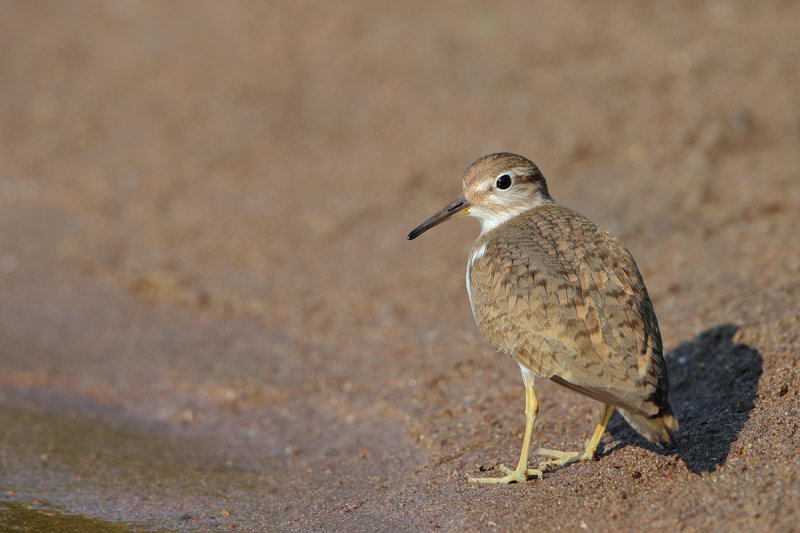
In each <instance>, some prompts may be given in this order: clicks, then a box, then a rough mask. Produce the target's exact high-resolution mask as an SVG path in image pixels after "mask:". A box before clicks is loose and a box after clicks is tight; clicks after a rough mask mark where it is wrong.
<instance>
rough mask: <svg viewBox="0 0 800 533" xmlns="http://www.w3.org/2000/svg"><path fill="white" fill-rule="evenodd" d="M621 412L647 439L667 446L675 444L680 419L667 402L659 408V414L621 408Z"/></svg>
mask: <svg viewBox="0 0 800 533" xmlns="http://www.w3.org/2000/svg"><path fill="white" fill-rule="evenodd" d="M620 413H621V414H622V416H623V417H624V418H625V420H627V421H628V424H630V425H631V427H632V428H633V429H635V430H636V431H638V432H639V433H640V434H642V435H643V436H644V437H645V438H647V440H649V441H651V442H655V443H657V444H660V445H662V446H665V447H667V448H670V447H672V446H674V445H675V434H676V433H678V419H676V418H675V415H673V414H672V408H671V407H670V406H669V404H667V405H666V406H665V407H662V408H661V409H659V411H658V414H656V415H653V416H645V415H643V414H638V413H631V412H629V411H626V410H624V409H620Z"/></svg>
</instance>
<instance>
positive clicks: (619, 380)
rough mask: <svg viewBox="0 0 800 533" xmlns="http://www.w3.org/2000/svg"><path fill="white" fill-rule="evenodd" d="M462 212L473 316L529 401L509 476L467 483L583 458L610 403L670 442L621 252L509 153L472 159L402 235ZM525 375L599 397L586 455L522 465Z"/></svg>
mask: <svg viewBox="0 0 800 533" xmlns="http://www.w3.org/2000/svg"><path fill="white" fill-rule="evenodd" d="M459 215H471V216H475V217H477V218H478V219H479V220H480V222H481V230H482V231H481V235H480V236H479V237H478V239H477V240H476V241H475V244H474V245H473V247H472V251H471V253H470V259H469V262H468V265H467V291H468V294H469V297H470V304H471V305H472V310H473V313H474V315H475V321H476V322H477V324H478V328H479V329H480V331H481V333H482V334H483V336H484V337H486V338H487V339H488V340H489V342H491V343H492V345H493V346H494V347H495V348H497V349H498V350H502V351H503V352H505V353H506V354H508V355H510V356H511V357H512V358H514V360H515V361H517V363H519V365H520V368H521V370H522V374H523V379H524V380H525V385H526V392H527V397H528V400H527V403H526V414H527V424H526V440H525V443H524V444H523V453H522V456H521V458H520V464H519V465H518V467H517V469H516V470H514V471H511V470H510V469H504V471H505V472H507V473H508V475H507V476H506V477H504V478H479V479H472V481H477V482H487V483H489V482H490V483H497V482H500V483H507V482H511V481H521V480H523V479H526V478H527V475H530V474H534V475H539V476H540V477H541V475H542V473H543V472H545V471H547V470H549V469H550V468H552V467H553V466H562V465H565V464H569V463H571V462H576V461H580V460H587V459H591V458H592V457H593V456H594V453H595V450H596V447H597V443H598V442H599V439H600V437H601V436H602V433H603V431H604V430H605V426H606V424H607V423H608V419H609V418H610V416H611V413H612V412H613V407H617V408H619V409H620V411H621V413H622V415H623V416H624V417H625V419H626V420H627V421H628V422H629V423H630V424H631V426H632V427H633V428H634V429H636V430H637V431H638V432H639V433H641V434H642V435H644V436H645V437H646V438H648V439H649V440H651V441H654V442H658V443H660V444H663V445H670V444H672V443H673V442H674V438H675V433H676V432H677V429H678V423H677V421H676V419H675V417H674V416H673V414H672V409H671V408H670V405H669V401H668V398H667V395H668V387H669V385H668V380H667V373H666V367H665V365H664V358H663V355H662V347H661V334H660V332H659V330H658V322H657V320H656V315H655V312H654V311H653V306H652V303H651V302H650V297H649V296H648V294H647V289H646V288H645V285H644V281H643V280H642V276H641V274H640V273H639V269H638V268H637V266H636V263H635V261H634V259H633V257H632V256H631V254H630V253H629V252H628V250H626V249H625V247H624V246H623V245H622V244H621V243H620V242H619V241H618V240H617V239H616V238H615V237H613V236H612V235H610V234H609V233H608V232H606V231H604V230H602V229H600V228H598V227H597V226H596V225H594V224H593V223H592V222H591V221H589V220H588V219H587V218H586V217H584V216H582V215H580V214H578V213H576V212H574V211H572V210H570V209H567V208H565V207H562V206H560V205H558V204H556V203H555V202H554V201H553V199H552V198H551V197H550V195H549V193H548V190H547V185H546V183H545V180H544V177H543V176H542V174H541V172H539V169H538V168H537V167H536V165H534V164H533V163H532V162H531V161H529V160H528V159H526V158H524V157H522V156H518V155H515V154H506V153H501V154H492V155H489V156H486V157H483V158H481V159H479V160H477V161H476V162H475V163H473V164H472V165H471V166H470V167H469V168H468V169H467V172H466V174H465V176H464V192H463V194H462V195H461V196H459V197H458V198H456V200H454V201H453V202H451V203H450V204H448V205H447V206H445V207H444V208H443V209H442V210H440V211H439V212H438V213H436V214H435V215H434V216H432V217H431V218H429V219H428V220H426V221H425V222H423V223H422V224H421V225H420V226H419V227H417V228H416V229H415V230H414V231H412V232H411V233H410V234H409V239H412V238H415V237H416V236H418V235H419V234H420V233H422V232H424V231H426V230H427V229H429V228H431V227H433V226H435V225H437V224H439V223H440V222H442V221H444V220H446V219H447V218H450V217H453V216H459ZM533 376H540V377H546V378H549V379H551V380H553V381H554V382H556V383H558V384H559V385H563V386H565V387H567V388H570V389H572V390H575V391H577V392H580V393H582V394H585V395H587V396H589V397H591V398H594V399H596V400H598V401H601V402H604V403H605V404H606V410H605V411H604V415H603V419H602V420H601V423H600V426H598V429H597V430H596V431H595V435H594V437H593V438H592V440H591V441H590V443H589V444H588V445H587V448H586V450H585V451H584V452H583V453H579V452H575V453H566V452H554V451H552V450H542V452H544V453H543V454H544V455H550V456H553V457H557V458H558V459H557V460H555V461H548V462H545V463H541V464H540V465H539V468H538V469H533V470H530V469H527V454H528V452H527V447H528V445H529V441H530V432H531V430H532V427H533V424H534V423H535V419H536V412H537V411H538V403H537V402H536V398H535V394H534V392H533ZM612 406H613V407H612Z"/></svg>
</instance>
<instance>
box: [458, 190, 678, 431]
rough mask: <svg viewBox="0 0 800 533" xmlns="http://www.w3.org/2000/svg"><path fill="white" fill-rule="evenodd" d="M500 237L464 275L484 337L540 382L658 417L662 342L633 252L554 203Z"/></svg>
mask: <svg viewBox="0 0 800 533" xmlns="http://www.w3.org/2000/svg"><path fill="white" fill-rule="evenodd" d="M500 229H501V228H496V229H494V230H492V231H488V232H486V233H485V234H483V235H482V236H481V237H480V238H478V240H477V241H476V242H475V244H474V246H473V254H475V252H476V251H477V250H479V249H481V247H483V246H484V245H485V248H484V252H483V254H482V255H480V256H479V257H476V258H475V259H474V260H473V261H471V264H470V271H469V283H470V294H471V298H472V302H471V303H472V306H473V310H474V313H475V320H476V322H477V323H478V327H479V328H480V331H481V333H482V334H483V335H484V336H485V337H486V338H487V339H488V340H489V341H490V342H491V343H492V345H493V346H494V347H495V348H497V349H499V350H502V351H503V352H505V353H507V354H509V355H510V356H511V357H513V358H514V359H515V360H516V361H517V362H519V363H520V364H522V365H523V366H525V367H526V368H527V369H529V370H530V371H531V372H533V374H535V375H537V376H543V377H547V378H551V379H553V380H554V381H556V382H558V383H560V384H562V385H565V386H568V387H570V388H573V389H575V390H577V391H579V392H582V393H584V394H587V395H588V396H591V397H593V398H595V399H597V400H600V401H603V402H607V403H610V404H612V405H615V406H617V407H620V408H622V409H624V410H627V411H629V412H630V413H632V414H636V415H641V416H644V417H652V416H655V415H657V414H658V413H659V411H660V409H661V408H662V407H664V406H665V404H666V391H667V388H668V385H667V376H666V372H665V369H664V361H663V356H662V347H661V335H660V333H659V330H658V324H657V321H656V317H655V313H654V311H653V306H652V304H651V302H650V298H649V296H648V294H647V289H646V288H645V285H644V282H643V281H642V276H641V274H640V273H639V270H638V268H637V266H636V263H635V262H634V260H633V257H632V256H631V254H630V253H629V252H628V251H627V250H626V249H625V247H624V246H623V245H622V244H621V243H620V242H619V241H617V239H615V238H614V237H613V236H612V235H610V234H609V233H607V232H605V231H604V230H602V229H600V228H598V227H597V226H595V225H594V224H593V223H592V222H590V221H589V220H588V219H587V218H585V217H583V216H582V215H580V214H578V213H576V212H574V211H572V210H570V209H567V208H565V207H561V206H559V205H557V204H555V203H552V202H548V203H545V204H543V205H539V206H537V207H534V208H533V209H531V210H530V211H528V212H526V213H523V214H522V215H520V216H517V217H514V218H513V219H511V220H510V221H508V222H507V223H505V224H503V226H502V231H500ZM598 381H599V382H600V383H603V385H602V386H600V387H598V385H597V384H598Z"/></svg>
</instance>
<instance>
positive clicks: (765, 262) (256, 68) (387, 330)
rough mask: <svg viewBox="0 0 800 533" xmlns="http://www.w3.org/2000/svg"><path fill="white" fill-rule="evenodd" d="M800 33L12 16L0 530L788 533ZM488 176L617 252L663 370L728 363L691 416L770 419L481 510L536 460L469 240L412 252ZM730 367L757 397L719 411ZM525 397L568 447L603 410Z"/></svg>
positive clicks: (297, 8)
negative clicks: (491, 327) (571, 215)
mask: <svg viewBox="0 0 800 533" xmlns="http://www.w3.org/2000/svg"><path fill="white" fill-rule="evenodd" d="M798 20H800V5H799V4H797V3H796V2H790V1H778V0H776V1H772V2H761V3H758V4H755V3H752V2H744V1H741V2H740V1H735V0H731V1H725V0H716V1H708V2H666V1H659V2H648V3H640V2H633V1H630V2H629V1H623V2H615V3H613V4H608V3H604V4H600V3H596V4H586V3H582V2H556V1H545V2H520V1H507V2H485V1H469V2H436V3H432V2H416V1H411V2H402V3H372V2H355V1H353V2H341V3H318V2H305V1H269V2H205V1H192V2H188V1H183V2H154V1H153V2H151V1H140V0H107V1H75V2H56V1H43V2H25V1H11V0H3V1H0V294H1V295H2V296H0V400H2V401H0V446H1V447H0V461H1V462H0V489H1V490H2V492H0V523H2V522H3V521H4V520H5V521H6V523H7V524H19V523H21V522H20V521H21V520H32V519H33V518H32V517H39V518H41V515H42V513H43V512H45V511H46V512H50V513H51V514H52V515H53V516H54V518H53V520H57V519H59V518H58V516H60V515H59V513H63V514H64V515H65V516H66V515H72V514H81V515H83V516H85V517H87V518H86V520H87V521H86V524H90V523H91V527H96V528H102V527H106V526H104V525H103V523H102V522H99V521H96V520H94V518H97V519H103V520H107V521H123V522H125V523H127V524H128V526H125V527H145V528H147V527H169V528H176V529H192V528H217V527H219V528H229V527H231V526H235V527H238V528H239V530H253V531H260V530H264V529H299V528H308V527H324V528H329V527H338V528H360V529H371V530H374V529H394V528H396V527H401V526H403V527H412V528H413V529H437V528H445V529H453V528H461V527H467V528H472V529H475V528H481V529H483V528H487V527H491V526H492V525H494V526H499V527H500V528H502V529H509V528H511V527H516V525H517V522H516V520H518V519H519V518H520V517H525V518H526V520H531V521H533V520H537V519H538V520H542V519H546V520H552V521H553V522H548V523H552V524H556V523H558V524H562V525H564V526H565V527H567V528H572V529H574V528H576V527H580V526H581V525H582V524H583V525H585V524H586V523H587V522H588V523H593V524H598V527H600V525H603V527H604V528H606V527H642V525H643V524H646V525H645V527H670V528H673V529H674V528H677V527H678V526H686V525H688V526H691V527H696V528H697V527H699V528H704V527H710V526H711V525H714V526H717V527H723V526H724V525H725V524H727V525H728V526H732V525H738V526H739V527H745V528H747V527H753V528H763V527H777V528H780V527H786V528H790V524H793V523H794V522H795V521H796V520H797V518H798V512H799V511H798V510H797V509H798V508H800V505H799V504H800V496H799V494H800V492H799V491H800V480H799V478H798V475H797V473H796V472H797V471H798V469H797V466H798V464H797V463H798V458H797V454H796V440H795V441H794V442H795V444H791V442H792V439H796V434H795V431H796V429H797V422H796V420H797V418H796V417H795V415H796V414H797V410H798V403H799V402H798V384H800V377H798V367H797V354H798V347H800V341H799V340H798V322H799V321H800V310H799V309H798V305H797V301H798V297H800V282H799V281H798V279H800V241H799V240H798V237H797V227H798V223H800V213H799V212H798V211H799V210H798V206H799V205H800V192H798V170H797V169H798V168H800V69H798V65H800V37H798V35H799V34H798V31H797V21H798ZM494 151H511V152H517V153H520V154H522V155H525V156H527V157H529V158H531V159H532V160H534V161H535V162H536V163H537V164H538V165H539V167H540V168H541V170H542V172H543V173H544V175H545V176H546V177H547V179H548V183H549V188H550V191H551V194H552V195H553V197H554V198H555V199H556V200H557V201H558V202H560V203H562V204H564V205H567V206H569V207H572V208H574V209H576V210H578V211H580V212H582V213H583V214H585V215H587V216H588V217H589V218H591V219H592V220H594V221H595V222H596V223H597V224H599V225H600V226H603V227H605V228H607V229H609V230H610V231H611V232H612V233H615V234H616V235H618V236H619V237H620V238H621V239H622V240H623V242H625V243H626V244H627V246H628V247H629V248H630V250H631V251H632V253H633V255H634V256H635V257H636V259H637V261H638V263H639V266H640V268H641V270H642V273H643V275H644V278H645V280H646V282H647V285H648V288H649V290H650V293H651V296H652V298H653V301H654V304H655V307H656V311H657V313H658V316H659V320H660V322H661V327H662V334H663V336H664V344H665V350H666V351H667V352H670V351H672V350H676V348H677V347H679V346H683V347H684V348H683V351H682V352H680V353H681V354H689V355H690V356H698V357H700V356H702V354H708V353H712V352H713V353H715V354H716V355H715V357H717V358H716V359H714V361H716V362H717V367H716V368H710V369H706V367H705V366H703V365H705V363H702V362H701V363H698V366H697V367H696V368H697V372H688V373H687V372H684V373H680V372H679V371H678V374H677V375H679V376H682V377H681V378H680V379H679V380H678V382H677V385H675V384H674V386H673V389H674V390H677V391H678V392H676V393H674V394H678V400H677V403H678V404H679V405H684V409H685V410H686V411H687V412H689V411H690V410H691V409H692V405H695V404H693V403H692V401H693V399H692V395H691V394H690V393H691V392H692V391H694V392H698V391H704V390H719V391H722V392H720V394H722V393H723V392H724V394H726V395H735V394H736V391H737V390H740V389H741V387H742V386H743V385H742V384H744V385H747V387H749V388H748V390H747V391H746V392H747V394H748V395H749V396H748V398H749V400H748V402H750V403H747V404H746V405H745V404H740V403H736V402H733V403H731V404H730V409H731V413H732V414H731V416H732V417H734V418H735V420H736V423H732V422H731V420H733V419H731V418H726V416H722V417H721V418H720V424H719V427H718V428H717V429H715V430H714V431H712V432H711V433H710V434H711V435H712V439H711V440H709V439H708V438H707V437H708V435H709V432H708V431H707V429H708V428H706V427H705V426H701V425H700V423H701V421H700V420H699V419H700V418H703V416H704V414H703V413H702V412H701V411H697V418H698V420H696V421H695V422H692V421H691V418H692V417H691V416H690V417H689V422H687V423H686V424H687V425H685V427H688V428H689V430H687V438H688V439H689V441H690V442H692V443H693V444H694V447H695V448H696V450H706V451H705V452H703V451H695V452H690V451H689V449H688V448H687V449H686V450H684V452H685V453H679V454H678V455H664V454H661V455H659V453H658V452H657V451H655V450H654V449H653V448H648V447H647V445H645V444H644V443H643V441H640V440H637V437H636V436H635V434H634V433H633V432H631V431H630V430H629V429H627V427H626V426H625V424H624V423H623V422H621V420H616V422H614V423H612V428H611V429H612V430H611V432H610V434H609V435H607V437H606V439H605V440H604V442H605V444H604V447H605V450H606V452H608V453H606V456H605V457H603V458H602V459H601V460H600V461H598V462H595V463H590V464H585V465H576V466H575V467H574V468H573V467H570V468H569V469H568V470H564V471H561V472H558V473H555V474H553V475H552V476H550V478H548V480H546V481H545V482H544V483H541V484H539V483H531V484H529V485H525V486H513V487H503V488H498V489H497V490H495V491H492V490H491V489H490V490H485V489H486V488H485V487H484V488H483V489H478V488H475V487H473V486H469V485H467V483H466V481H465V479H464V475H465V474H468V473H474V472H476V471H478V470H479V469H480V470H491V469H493V468H494V466H495V465H496V463H497V462H506V463H513V461H514V460H515V459H514V457H515V456H516V454H517V453H518V449H519V443H520V438H521V437H520V435H521V432H522V429H523V418H522V410H523V407H524V401H523V399H524V395H523V392H522V387H521V384H520V382H519V377H518V371H517V369H516V365H513V363H512V362H511V361H510V360H509V359H508V358H506V357H505V356H503V355H502V354H497V353H495V352H494V351H493V350H492V349H491V347H490V346H489V345H488V344H487V343H485V342H484V341H483V340H481V339H480V337H479V333H478V331H477V328H476V327H475V325H474V322H473V319H472V315H471V313H470V310H469V304H468V301H467V297H466V293H465V289H464V269H465V264H466V257H467V252H468V250H469V247H470V245H471V242H472V240H473V239H474V238H475V236H476V235H477V232H478V227H477V224H476V223H475V222H473V221H469V220H461V221H457V222H451V223H449V224H446V225H443V226H441V227H438V228H437V229H436V230H435V231H432V232H430V233H428V234H425V235H424V236H423V237H422V238H420V239H419V240H416V241H414V242H413V243H409V242H407V241H406V240H405V236H406V234H407V232H408V231H409V230H410V229H412V228H413V227H414V226H415V225H416V224H417V223H419V222H421V221H422V220H423V219H425V218H426V217H427V216H429V215H430V214H432V213H433V212H434V211H435V210H436V209H438V208H439V207H441V206H443V205H444V204H445V203H447V202H449V201H450V200H451V199H452V198H454V197H455V196H456V195H457V194H458V193H459V192H460V189H461V177H462V174H463V171H464V169H465V168H466V167H467V166H468V165H469V163H471V162H472V161H473V160H475V159H477V158H478V157H480V156H482V155H484V154H487V153H490V152H494ZM730 324H732V325H735V326H737V327H735V328H733V330H736V333H735V335H734V337H733V339H731V338H730V335H728V338H726V340H725V341H724V342H723V341H721V340H720V339H719V338H718V337H719V335H717V336H716V337H715V336H714V335H713V334H712V335H710V336H709V334H708V333H707V332H708V331H717V330H714V329H713V328H716V327H719V326H722V325H730ZM737 328H738V329H737ZM733 330H731V331H733ZM724 331H728V330H727V329H725V330H724ZM704 332H706V334H704ZM704 335H705V336H704ZM715 339H716V340H715ZM686 343H689V344H686ZM692 343H694V344H692ZM687 346H688V347H694V348H692V349H689V348H687ZM731 346H740V347H746V348H747V350H748V352H747V353H749V354H751V359H748V361H752V362H753V364H752V365H750V364H749V363H748V364H747V365H744V366H742V367H741V368H742V369H743V370H741V372H742V375H743V376H745V377H742V378H741V379H744V380H745V381H742V382H737V381H736V380H737V379H740V377H739V376H738V374H737V375H732V377H730V379H731V380H732V381H719V380H718V379H717V378H719V377H720V376H723V375H726V374H725V368H728V367H725V364H726V363H725V361H727V359H726V358H727V357H728V356H729V355H730V354H731V353H740V352H736V351H735V350H733V351H730V350H731ZM714 350H716V351H714ZM726 350H728V351H726ZM675 353H677V352H675ZM698 354H701V355H698ZM754 354H755V355H754ZM673 356H674V354H673ZM684 359H685V358H684ZM673 360H674V361H677V360H678V358H677V357H669V356H668V361H673ZM670 364H678V363H677V362H675V363H673V362H671V363H670ZM681 364H683V363H681ZM719 365H721V368H720V367H719ZM693 368H694V367H693ZM736 368H739V367H736ZM748 372H749V373H748ZM729 374H730V372H729ZM745 374H746V375H745ZM709 375H710V376H712V377H711V378H709V377H708V376H709ZM747 376H750V377H747ZM745 378H746V379H745ZM714 379H717V381H714ZM720 379H721V378H720ZM726 379H727V378H726ZM737 384H738V386H737ZM715 387H716V388H715ZM539 390H540V393H539V394H540V401H541V402H542V415H541V420H540V423H541V426H540V429H541V431H539V430H537V434H536V435H535V436H534V438H535V439H536V440H537V443H540V444H542V445H547V446H548V447H555V448H559V447H567V448H572V447H577V446H580V443H582V442H583V439H585V438H586V435H588V432H589V431H590V429H591V427H592V425H593V421H594V419H595V418H596V416H597V410H598V409H599V405H597V404H596V403H594V402H592V401H591V400H586V399H584V398H580V397H578V396H576V395H574V394H572V393H569V392H567V391H563V390H561V389H558V388H557V387H555V386H551V385H549V384H543V385H542V386H541V388H540V389H539ZM681 391H683V392H681ZM680 394H683V396H680ZM717 399H718V398H717ZM712 400H713V398H712ZM725 405H727V404H725ZM742 405H745V406H744V407H742ZM708 406H709V408H711V407H712V406H713V402H711V403H708ZM691 412H692V413H694V412H695V411H691ZM726 412H727V411H726ZM706 414H707V413H706ZM736 417H738V418H736ZM792 417H794V418H792ZM692 424H695V425H692ZM692 428H694V430H696V431H695V433H692V431H694V430H693V429H692ZM793 435H794V436H793ZM692 439H695V440H692ZM704 439H706V440H704ZM764 439H766V440H764ZM714 440H716V441H717V442H723V443H724V446H722V447H719V446H718V445H716V444H714V443H713V442H712V441H714ZM784 445H785V446H787V448H786V450H787V451H786V453H785V454H783V455H782V459H781V461H778V460H773V459H772V457H776V456H777V455H780V454H779V453H776V452H777V451H779V450H781V449H782V448H781V446H784ZM703 446H706V448H703ZM708 446H711V448H708ZM714 446H717V447H716V448H715V447H714ZM753 447H755V449H754V448H753ZM708 450H711V451H708ZM756 450H761V452H758V453H755V452H756ZM791 450H794V451H791ZM692 453H694V454H695V455H692ZM698 454H699V455H698ZM737 461H738V462H737ZM749 461H754V462H749ZM697 465H699V466H697ZM764 469H769V470H770V472H771V475H763V476H762V475H759V472H760V473H762V474H766V472H764ZM634 473H638V474H639V475H638V476H635V475H633V474H634ZM677 494H680V496H679V497H678V496H676V495H677ZM722 494H724V495H725V498H726V500H725V501H726V502H727V503H725V504H720V503H719V498H721V497H722V496H721V495H722ZM665 501H669V503H668V504H665V503H664V502H665ZM556 502H558V503H561V502H564V505H569V506H570V507H571V508H572V509H574V512H573V513H570V514H568V515H563V514H558V513H557V508H558V507H559V506H558V505H557V503H556ZM653 505H657V506H658V507H659V508H662V509H664V512H662V513H657V514H655V515H653V514H649V513H650V509H652V508H653ZM665 505H666V507H664V506H665ZM54 509H56V510H58V511H57V512H56V511H54ZM779 509H780V510H781V511H780V512H778V510H779ZM90 518H91V519H90ZM64 520H66V518H64ZM592 520H594V522H592ZM529 523H533V522H529ZM131 524H133V525H131ZM136 524H139V525H138V526H136ZM141 524H145V525H144V526H143V525H141ZM42 527H44V526H42ZM82 527H85V528H89V527H90V525H84V526H82ZM87 530H88V529H87ZM98 530H101V529H98Z"/></svg>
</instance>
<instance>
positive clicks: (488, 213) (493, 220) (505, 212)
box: [469, 198, 546, 235]
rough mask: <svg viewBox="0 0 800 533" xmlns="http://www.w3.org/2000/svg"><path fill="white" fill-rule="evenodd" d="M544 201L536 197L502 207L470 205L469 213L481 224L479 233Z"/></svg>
mask: <svg viewBox="0 0 800 533" xmlns="http://www.w3.org/2000/svg"><path fill="white" fill-rule="evenodd" d="M545 203H546V202H545V201H544V200H542V199H541V198H537V199H536V201H535V202H532V203H528V204H524V205H520V204H517V205H504V206H502V207H495V206H491V207H489V208H488V209H486V208H483V209H482V208H475V207H471V208H470V210H469V215H470V216H472V217H475V218H477V219H478V222H480V224H481V235H483V234H484V233H486V232H487V231H492V230H493V229H495V228H497V227H499V226H502V225H503V224H505V223H506V222H508V221H509V220H511V219H512V218H514V217H518V216H519V215H521V214H522V213H525V212H527V211H530V210H531V209H533V208H535V207H538V206H540V205H543V204H545Z"/></svg>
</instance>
